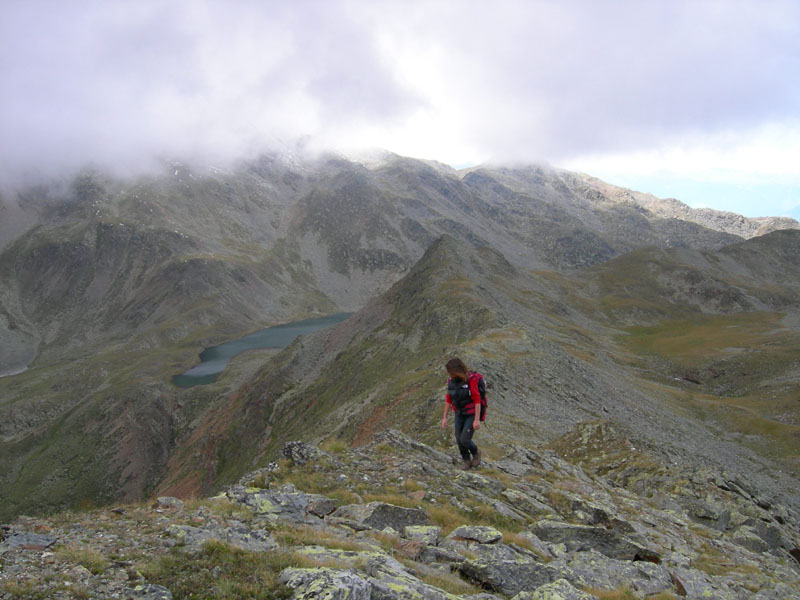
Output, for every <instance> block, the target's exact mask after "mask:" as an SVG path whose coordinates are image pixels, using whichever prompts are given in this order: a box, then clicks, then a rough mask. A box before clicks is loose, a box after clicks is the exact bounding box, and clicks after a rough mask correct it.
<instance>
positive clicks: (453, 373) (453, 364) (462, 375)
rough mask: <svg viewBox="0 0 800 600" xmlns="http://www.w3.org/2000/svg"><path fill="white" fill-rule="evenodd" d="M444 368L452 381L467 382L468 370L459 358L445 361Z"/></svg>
mask: <svg viewBox="0 0 800 600" xmlns="http://www.w3.org/2000/svg"><path fill="white" fill-rule="evenodd" d="M444 368H445V369H447V373H448V375H450V377H452V378H453V379H463V380H464V381H466V380H467V377H468V374H469V370H468V369H467V365H465V364H464V361H463V360H461V359H460V358H451V359H450V360H448V361H447V364H446V365H445V366H444Z"/></svg>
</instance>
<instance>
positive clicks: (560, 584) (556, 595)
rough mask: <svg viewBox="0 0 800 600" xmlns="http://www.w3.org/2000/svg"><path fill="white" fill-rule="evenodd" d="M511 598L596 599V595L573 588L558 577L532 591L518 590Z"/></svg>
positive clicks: (531, 599) (515, 599) (535, 599)
mask: <svg viewBox="0 0 800 600" xmlns="http://www.w3.org/2000/svg"><path fill="white" fill-rule="evenodd" d="M512 600H597V596H593V595H592V594H587V593H586V592H582V591H580V590H578V589H576V588H574V587H573V586H572V584H571V583H570V582H569V581H567V580H566V579H558V580H556V581H554V582H553V583H546V584H544V585H542V586H539V587H538V588H537V589H536V590H535V591H533V592H520V593H519V594H517V595H516V596H514V598H513V599H512Z"/></svg>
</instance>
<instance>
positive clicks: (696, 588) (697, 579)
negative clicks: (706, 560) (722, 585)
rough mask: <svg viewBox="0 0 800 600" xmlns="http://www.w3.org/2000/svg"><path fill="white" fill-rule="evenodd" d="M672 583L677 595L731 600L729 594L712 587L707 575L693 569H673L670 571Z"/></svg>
mask: <svg viewBox="0 0 800 600" xmlns="http://www.w3.org/2000/svg"><path fill="white" fill-rule="evenodd" d="M671 576H672V583H673V584H674V585H675V589H676V590H677V592H678V595H679V596H681V597H684V598H687V599H688V600H700V599H701V598H702V599H705V598H708V599H709V600H729V599H730V600H733V598H734V597H733V596H732V595H731V594H725V593H724V592H722V591H720V590H716V589H714V587H713V586H712V585H711V582H710V580H709V578H708V576H707V575H705V574H704V573H701V572H700V571H696V570H693V569H675V570H674V571H672V573H671Z"/></svg>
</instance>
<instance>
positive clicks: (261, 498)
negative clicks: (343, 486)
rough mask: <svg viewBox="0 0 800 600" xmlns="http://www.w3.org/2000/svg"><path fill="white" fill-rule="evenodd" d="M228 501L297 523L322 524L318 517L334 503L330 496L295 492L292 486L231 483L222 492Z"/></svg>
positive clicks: (324, 513)
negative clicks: (263, 486)
mask: <svg viewBox="0 0 800 600" xmlns="http://www.w3.org/2000/svg"><path fill="white" fill-rule="evenodd" d="M226 496H227V497H228V499H229V500H231V501H233V502H236V503H238V504H243V505H244V506H249V507H250V508H252V509H253V511H254V512H255V513H256V514H258V515H266V516H271V517H273V518H275V519H281V520H285V521H289V522H292V523H297V524H310V525H319V524H322V517H323V516H325V515H327V514H330V513H331V512H332V511H333V508H334V507H335V506H336V505H335V504H334V502H333V500H331V499H330V498H328V497H326V496H321V495H318V494H306V493H304V492H299V491H297V489H296V488H295V487H294V486H293V485H290V484H289V485H284V486H281V487H279V488H277V489H275V490H273V489H268V490H267V489H262V488H245V487H243V486H240V485H235V486H231V487H230V488H228V490H227V491H226Z"/></svg>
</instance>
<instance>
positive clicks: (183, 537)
mask: <svg viewBox="0 0 800 600" xmlns="http://www.w3.org/2000/svg"><path fill="white" fill-rule="evenodd" d="M167 533H168V534H169V535H170V536H172V537H173V538H175V539H176V540H178V542H179V543H180V544H182V545H184V546H186V547H187V548H188V549H190V550H199V549H200V548H202V546H203V544H205V543H206V542H208V541H211V540H218V541H220V542H225V543H226V544H230V545H231V546H234V547H235V548H240V549H242V550H248V551H250V552H270V551H272V550H275V549H276V548H277V547H278V543H277V542H276V541H275V538H273V537H272V535H270V533H269V532H268V531H261V530H257V529H248V528H247V527H221V526H212V527H208V528H199V527H190V526H187V525H171V526H170V527H169V528H167Z"/></svg>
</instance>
